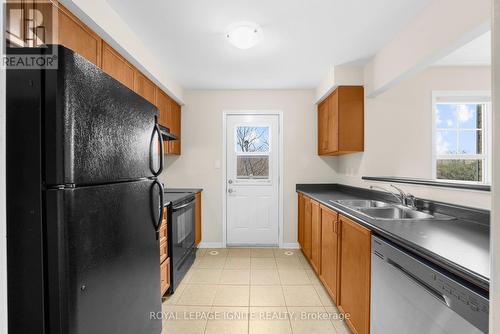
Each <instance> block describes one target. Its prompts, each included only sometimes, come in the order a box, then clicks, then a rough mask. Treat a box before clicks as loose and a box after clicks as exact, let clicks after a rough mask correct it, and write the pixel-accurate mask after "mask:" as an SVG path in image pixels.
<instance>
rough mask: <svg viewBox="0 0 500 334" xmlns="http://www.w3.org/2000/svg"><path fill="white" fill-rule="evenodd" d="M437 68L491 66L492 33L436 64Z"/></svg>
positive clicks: (473, 41)
mask: <svg viewBox="0 0 500 334" xmlns="http://www.w3.org/2000/svg"><path fill="white" fill-rule="evenodd" d="M435 65H436V66H485V65H486V66H487V65H491V32H487V33H485V34H483V35H481V36H479V37H477V38H476V39H474V40H472V41H471V42H469V43H467V44H465V45H464V46H462V47H461V48H459V49H458V50H456V51H454V52H452V53H450V54H449V55H447V56H446V57H444V58H442V59H441V60H439V61H437V62H436V63H435Z"/></svg>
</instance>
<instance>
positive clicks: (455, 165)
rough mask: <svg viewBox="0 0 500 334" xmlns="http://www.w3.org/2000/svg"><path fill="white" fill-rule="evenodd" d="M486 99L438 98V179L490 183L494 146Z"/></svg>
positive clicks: (436, 116) (436, 143)
mask: <svg viewBox="0 0 500 334" xmlns="http://www.w3.org/2000/svg"><path fill="white" fill-rule="evenodd" d="M476 99H477V100H479V101H486V100H487V99H485V97H474V96H458V97H450V96H449V95H448V96H444V98H441V97H437V101H439V102H437V103H435V110H434V112H435V115H434V116H435V117H434V119H435V131H436V132H435V133H434V143H435V150H434V151H435V157H434V159H435V160H434V161H435V162H436V164H435V166H434V168H435V175H436V178H437V179H444V180H456V181H473V182H488V181H489V177H488V175H489V172H488V169H489V168H490V163H489V155H488V152H487V149H488V147H489V146H490V145H489V144H488V143H489V139H488V138H490V137H488V132H487V131H488V127H487V124H485V122H487V121H488V118H487V117H486V112H487V110H489V107H490V105H491V104H490V103H489V102H479V103H472V102H471V101H474V100H476Z"/></svg>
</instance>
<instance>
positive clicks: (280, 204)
mask: <svg viewBox="0 0 500 334" xmlns="http://www.w3.org/2000/svg"><path fill="white" fill-rule="evenodd" d="M229 115H278V119H279V120H278V125H279V130H278V146H279V152H278V173H279V184H278V241H279V247H280V248H283V112H282V111H281V110H223V111H222V180H221V189H222V247H223V248H226V242H227V234H226V233H227V211H226V209H227V203H226V200H227V198H226V191H227V190H226V186H227V183H226V179H227V166H226V162H227V161H226V144H227V129H226V124H227V117H228V116H229Z"/></svg>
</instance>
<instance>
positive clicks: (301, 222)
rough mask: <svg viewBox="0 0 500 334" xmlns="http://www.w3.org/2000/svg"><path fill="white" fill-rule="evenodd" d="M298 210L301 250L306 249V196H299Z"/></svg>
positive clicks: (298, 239) (298, 235)
mask: <svg viewBox="0 0 500 334" xmlns="http://www.w3.org/2000/svg"><path fill="white" fill-rule="evenodd" d="M297 203H298V208H297V222H298V224H297V241H298V242H299V245H300V248H301V249H303V248H304V209H305V202H304V195H302V194H300V193H299V194H298V200H297Z"/></svg>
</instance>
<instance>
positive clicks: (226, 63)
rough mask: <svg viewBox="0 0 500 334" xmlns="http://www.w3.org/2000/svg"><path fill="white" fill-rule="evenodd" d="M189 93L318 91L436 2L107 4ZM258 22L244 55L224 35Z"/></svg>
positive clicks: (124, 0) (113, 0)
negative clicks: (336, 70) (257, 39)
mask: <svg viewBox="0 0 500 334" xmlns="http://www.w3.org/2000/svg"><path fill="white" fill-rule="evenodd" d="M107 1H108V2H109V3H110V4H111V6H113V8H114V9H115V10H116V11H117V13H118V14H119V15H121V16H122V17H123V18H124V19H125V20H126V22H128V23H129V24H130V26H131V28H132V29H133V30H134V31H135V32H136V33H137V34H138V36H139V37H140V38H142V39H143V41H144V43H145V44H146V45H147V46H148V47H149V48H150V49H151V51H152V52H153V55H154V56H156V57H158V59H160V60H161V62H162V63H163V64H164V66H165V68H166V70H168V71H169V72H170V73H171V75H172V76H173V77H174V78H175V79H176V80H177V81H178V83H179V84H180V85H182V86H183V87H184V88H186V89H283V88H314V87H316V86H317V85H318V83H319V82H320V81H321V79H322V78H323V77H324V76H325V75H326V73H327V71H328V69H329V68H330V67H331V66H335V65H340V64H344V63H348V62H353V61H358V60H359V59H367V58H369V57H370V56H372V55H373V54H375V52H376V51H377V50H379V49H380V48H381V47H382V46H383V45H385V44H386V43H387V42H389V41H390V40H391V38H393V37H394V36H395V34H396V33H397V32H398V31H399V30H400V29H401V28H402V27H404V26H405V24H407V23H408V22H409V21H410V20H411V19H412V18H413V17H414V16H415V15H417V14H418V13H419V12H420V11H421V10H422V9H423V8H424V7H425V6H426V5H427V4H428V3H429V2H430V1H431V0H377V1H373V0H254V1H242V0H180V1H174V0H170V1H165V0H150V1H148V2H147V5H146V2H145V1H137V0H107ZM237 21H252V22H255V23H257V24H259V25H260V26H261V27H262V30H263V40H262V41H261V43H260V44H258V45H257V46H256V47H254V48H252V49H249V50H239V49H237V48H235V47H234V46H232V45H231V44H229V43H228V42H227V40H226V39H225V36H224V33H225V32H226V28H227V27H228V26H229V25H230V24H232V23H234V22H237Z"/></svg>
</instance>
